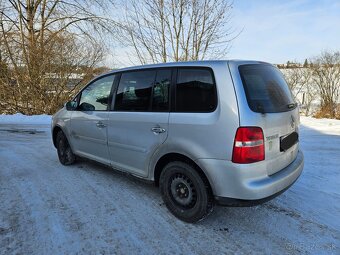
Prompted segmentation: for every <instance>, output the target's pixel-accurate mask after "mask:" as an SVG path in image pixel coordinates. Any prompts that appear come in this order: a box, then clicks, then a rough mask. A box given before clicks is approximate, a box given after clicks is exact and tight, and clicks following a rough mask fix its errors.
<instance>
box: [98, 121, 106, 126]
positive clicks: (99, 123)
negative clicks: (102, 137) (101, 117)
mask: <svg viewBox="0 0 340 255" xmlns="http://www.w3.org/2000/svg"><path fill="white" fill-rule="evenodd" d="M96 126H97V127H99V128H104V127H106V125H105V124H104V123H103V122H101V121H98V122H97V124H96Z"/></svg>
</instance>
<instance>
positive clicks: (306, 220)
mask: <svg viewBox="0 0 340 255" xmlns="http://www.w3.org/2000/svg"><path fill="white" fill-rule="evenodd" d="M49 121H50V117H49V116H36V117H26V116H22V115H15V116H3V115H0V254H113V253H114V254H234V253H237V254H250V253H252V254H263V253H265V254H340V121H336V120H317V119H313V118H301V122H302V126H301V128H300V130H301V133H300V136H301V147H302V150H303V151H304V154H305V169H304V172H303V174H302V175H301V177H300V179H299V180H298V181H297V182H296V183H295V185H293V186H292V187H291V188H290V189H289V190H288V191H287V192H285V193H284V194H282V195H281V196H279V197H278V198H276V199H274V200H272V201H270V202H267V203H266V204H263V205H260V206H256V207H251V208H226V207H216V208H215V211H214V212H213V213H212V214H211V215H210V216H209V217H208V218H207V219H205V220H204V221H202V222H199V223H197V224H194V225H193V224H186V223H183V222H181V221H179V220H177V219H176V218H174V217H173V216H172V215H171V214H170V213H169V212H168V210H167V209H166V207H165V206H164V204H163V202H162V199H161V196H160V194H159V192H158V189H157V188H155V187H154V186H152V185H150V184H147V183H144V182H141V181H139V180H137V179H135V178H132V177H128V176H125V175H123V174H121V173H118V172H116V171H113V170H111V169H109V168H107V167H103V166H100V165H97V164H95V163H91V162H86V161H83V162H79V163H77V164H75V165H73V166H69V167H65V166H62V165H61V164H59V162H58V158H57V154H56V151H55V149H54V147H53V145H52V142H51V135H50V129H49V128H50V124H49Z"/></svg>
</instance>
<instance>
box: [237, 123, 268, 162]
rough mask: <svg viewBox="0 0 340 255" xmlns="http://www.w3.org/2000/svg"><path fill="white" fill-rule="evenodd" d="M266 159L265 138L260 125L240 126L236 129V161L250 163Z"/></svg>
mask: <svg viewBox="0 0 340 255" xmlns="http://www.w3.org/2000/svg"><path fill="white" fill-rule="evenodd" d="M262 160H264V139H263V131H262V129H261V128H260V127H239V128H238V129H237V131H236V136H235V141H234V148H233V158H232V161H233V162H234V163H239V164H249V163H254V162H258V161H262Z"/></svg>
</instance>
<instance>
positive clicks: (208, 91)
mask: <svg viewBox="0 0 340 255" xmlns="http://www.w3.org/2000/svg"><path fill="white" fill-rule="evenodd" d="M216 105H217V98H216V86H215V83H214V79H213V74H212V71H211V70H209V69H207V68H179V69H178V75H177V85H176V111H177V112H212V111H213V110H215V108H216Z"/></svg>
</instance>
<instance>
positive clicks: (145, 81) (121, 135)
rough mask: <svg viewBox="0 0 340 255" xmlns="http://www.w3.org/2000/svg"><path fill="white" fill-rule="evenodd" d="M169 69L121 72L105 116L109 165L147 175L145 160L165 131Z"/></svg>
mask: <svg viewBox="0 0 340 255" xmlns="http://www.w3.org/2000/svg"><path fill="white" fill-rule="evenodd" d="M171 75H172V71H171V69H159V70H138V71H128V72H123V73H122V74H121V77H120V81H119V84H118V88H117V92H116V97H115V100H114V104H113V105H114V107H113V111H110V112H109V117H108V147H109V153H110V156H111V160H112V166H113V167H115V168H118V169H121V170H124V171H127V172H130V173H133V174H135V175H139V176H143V177H146V176H147V175H148V172H147V169H148V162H149V159H150V158H151V156H152V155H153V154H154V152H155V151H156V150H157V149H158V148H159V146H161V145H162V144H163V143H164V142H165V140H166V138H167V134H168V132H167V131H168V126H169V124H168V122H169V89H170V82H171Z"/></svg>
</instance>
